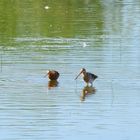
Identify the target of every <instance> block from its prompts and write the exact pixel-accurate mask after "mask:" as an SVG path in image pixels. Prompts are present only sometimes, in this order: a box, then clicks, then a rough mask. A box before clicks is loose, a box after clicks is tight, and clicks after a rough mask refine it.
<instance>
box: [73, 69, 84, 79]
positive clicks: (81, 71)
mask: <svg viewBox="0 0 140 140" xmlns="http://www.w3.org/2000/svg"><path fill="white" fill-rule="evenodd" d="M82 73H83V74H85V73H86V69H85V68H82V69H81V70H80V73H79V74H78V75H77V76H76V78H75V80H76V79H77V78H78V77H79V76H80V75H81V74H82Z"/></svg>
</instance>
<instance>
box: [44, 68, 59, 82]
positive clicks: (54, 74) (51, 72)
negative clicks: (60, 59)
mask: <svg viewBox="0 0 140 140" xmlns="http://www.w3.org/2000/svg"><path fill="white" fill-rule="evenodd" d="M59 75H60V74H59V72H57V71H55V70H48V71H47V74H46V75H45V77H46V76H48V78H49V79H50V80H57V79H58V77H59Z"/></svg>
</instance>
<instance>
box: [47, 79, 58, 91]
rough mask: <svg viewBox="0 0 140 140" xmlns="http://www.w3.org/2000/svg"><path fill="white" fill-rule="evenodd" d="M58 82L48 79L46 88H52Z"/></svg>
mask: <svg viewBox="0 0 140 140" xmlns="http://www.w3.org/2000/svg"><path fill="white" fill-rule="evenodd" d="M58 84H59V82H58V81H57V80H50V81H48V89H52V88H54V87H57V86H58Z"/></svg>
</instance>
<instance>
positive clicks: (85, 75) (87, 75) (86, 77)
mask: <svg viewBox="0 0 140 140" xmlns="http://www.w3.org/2000/svg"><path fill="white" fill-rule="evenodd" d="M81 74H83V79H84V81H85V82H86V83H87V85H88V84H89V83H90V84H91V85H93V81H94V80H95V79H96V78H98V76H97V75H95V74H92V73H89V72H86V69H85V68H82V69H81V70H80V73H79V74H78V75H77V77H76V78H75V80H76V79H77V78H78V77H79V76H80V75H81Z"/></svg>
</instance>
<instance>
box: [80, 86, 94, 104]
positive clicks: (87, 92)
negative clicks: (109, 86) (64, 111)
mask: <svg viewBox="0 0 140 140" xmlns="http://www.w3.org/2000/svg"><path fill="white" fill-rule="evenodd" d="M95 92H96V89H95V87H93V86H88V85H87V86H85V87H84V88H83V90H82V94H81V96H80V99H81V101H84V100H85V98H86V96H88V95H92V94H95Z"/></svg>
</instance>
